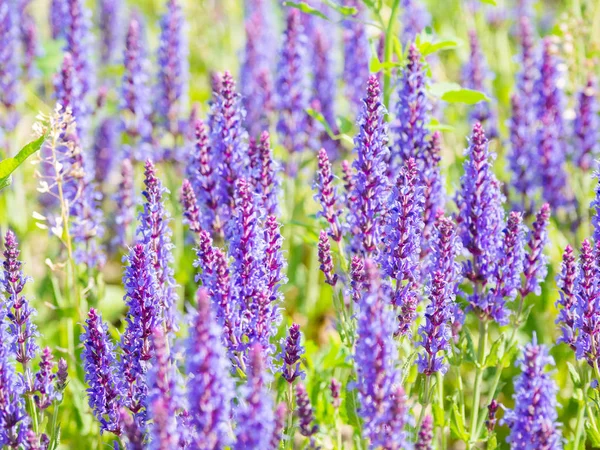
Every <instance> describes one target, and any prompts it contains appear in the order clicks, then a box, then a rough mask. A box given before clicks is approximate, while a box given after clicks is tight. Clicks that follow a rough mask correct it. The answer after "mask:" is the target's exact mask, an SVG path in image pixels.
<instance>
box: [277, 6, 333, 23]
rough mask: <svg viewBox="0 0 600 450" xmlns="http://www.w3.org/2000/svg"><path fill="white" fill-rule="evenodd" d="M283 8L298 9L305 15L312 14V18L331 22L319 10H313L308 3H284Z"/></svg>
mask: <svg viewBox="0 0 600 450" xmlns="http://www.w3.org/2000/svg"><path fill="white" fill-rule="evenodd" d="M283 6H289V7H290V8H296V9H299V10H300V11H302V12H303V13H306V14H310V15H311V16H317V17H320V18H321V19H325V20H329V18H328V17H327V16H326V15H325V14H323V13H322V12H321V11H319V10H318V9H315V8H313V7H312V6H310V5H309V4H308V3H306V2H283Z"/></svg>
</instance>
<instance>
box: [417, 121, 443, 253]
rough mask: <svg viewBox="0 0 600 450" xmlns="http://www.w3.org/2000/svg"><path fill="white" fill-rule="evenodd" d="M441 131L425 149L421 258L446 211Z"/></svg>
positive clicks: (434, 134) (422, 178)
mask: <svg viewBox="0 0 600 450" xmlns="http://www.w3.org/2000/svg"><path fill="white" fill-rule="evenodd" d="M440 139H441V137H440V133H439V131H436V132H434V133H433V134H432V135H431V139H430V140H429V143H428V145H427V149H426V151H425V164H424V169H423V172H422V174H421V181H422V183H423V197H424V203H423V237H422V243H421V248H422V251H421V259H424V257H425V256H427V254H428V252H429V246H430V245H431V242H430V239H431V238H432V235H434V234H435V233H434V225H435V221H436V219H437V218H438V216H439V215H441V214H443V213H444V206H445V203H446V193H445V192H444V178H443V176H442V174H441V171H440V161H441V159H442V158H441V148H440Z"/></svg>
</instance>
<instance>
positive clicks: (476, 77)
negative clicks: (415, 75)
mask: <svg viewBox="0 0 600 450" xmlns="http://www.w3.org/2000/svg"><path fill="white" fill-rule="evenodd" d="M469 46H470V50H471V51H470V54H469V61H468V62H467V63H466V64H465V65H464V67H463V74H462V78H463V86H465V87H466V88H468V89H474V90H476V91H480V92H483V93H486V94H488V95H489V89H488V84H489V80H491V79H493V77H494V74H493V72H491V71H490V69H489V67H488V64H487V61H486V59H485V55H484V53H483V51H482V49H481V45H480V43H479V38H478V36H477V32H476V31H475V30H470V31H469ZM494 109H495V105H494V103H493V102H479V103H476V104H475V105H473V107H472V109H471V110H470V111H469V121H470V122H479V123H481V125H482V126H483V128H485V129H486V130H487V136H488V138H489V139H494V138H496V137H498V130H497V123H496V122H497V119H496V114H495V111H494Z"/></svg>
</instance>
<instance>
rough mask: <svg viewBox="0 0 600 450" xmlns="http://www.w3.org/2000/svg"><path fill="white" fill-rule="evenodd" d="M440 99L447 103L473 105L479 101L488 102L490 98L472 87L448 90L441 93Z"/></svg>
mask: <svg viewBox="0 0 600 450" xmlns="http://www.w3.org/2000/svg"><path fill="white" fill-rule="evenodd" d="M442 100H444V101H445V102H448V103H465V104H467V105H474V104H475V103H479V102H483V101H486V102H489V101H490V98H489V97H488V96H487V95H485V94H484V93H483V92H480V91H475V90H473V89H464V88H463V89H459V90H456V91H448V92H446V93H445V94H444V95H442Z"/></svg>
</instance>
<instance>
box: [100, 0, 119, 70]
mask: <svg viewBox="0 0 600 450" xmlns="http://www.w3.org/2000/svg"><path fill="white" fill-rule="evenodd" d="M99 3H100V4H99V9H100V11H99V14H98V16H99V18H98V22H99V25H100V34H101V36H102V46H101V52H100V55H101V58H102V59H101V61H102V63H103V64H115V63H116V62H117V59H118V55H119V50H120V45H122V44H121V42H122V31H123V25H122V23H121V22H122V19H123V15H122V14H123V12H122V11H121V6H122V3H121V2H120V1H118V0H101V1H100V2H99Z"/></svg>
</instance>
